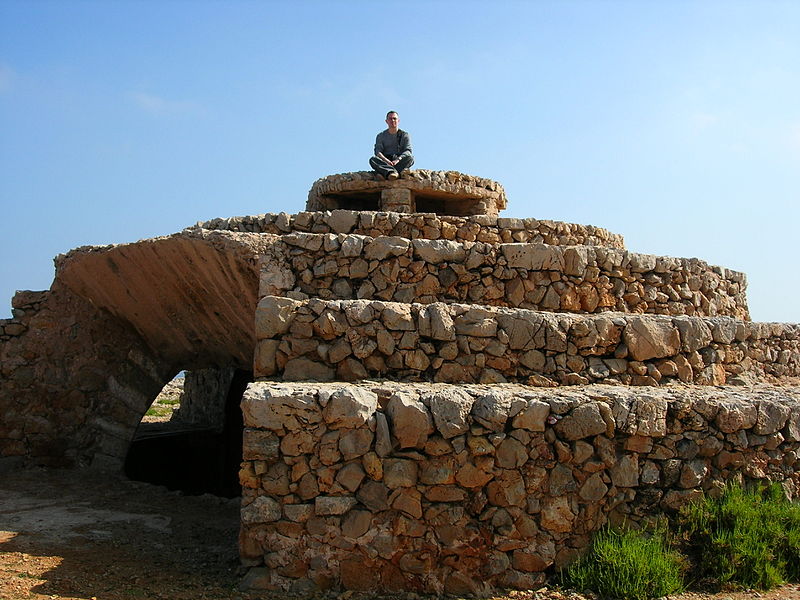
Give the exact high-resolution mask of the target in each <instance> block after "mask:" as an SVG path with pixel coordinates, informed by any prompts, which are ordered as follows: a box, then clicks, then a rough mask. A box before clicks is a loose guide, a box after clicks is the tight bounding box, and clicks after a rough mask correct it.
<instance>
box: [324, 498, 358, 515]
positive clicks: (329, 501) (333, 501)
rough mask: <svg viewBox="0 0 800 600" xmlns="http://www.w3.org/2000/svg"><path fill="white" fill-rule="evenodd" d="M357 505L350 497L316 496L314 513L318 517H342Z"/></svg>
mask: <svg viewBox="0 0 800 600" xmlns="http://www.w3.org/2000/svg"><path fill="white" fill-rule="evenodd" d="M356 504H357V500H356V499H355V498H353V497H352V496H317V497H316V498H315V499H314V512H315V514H317V515H318V516H327V515H343V514H345V513H346V512H347V511H349V510H350V509H351V508H353V507H354V506H355V505H356Z"/></svg>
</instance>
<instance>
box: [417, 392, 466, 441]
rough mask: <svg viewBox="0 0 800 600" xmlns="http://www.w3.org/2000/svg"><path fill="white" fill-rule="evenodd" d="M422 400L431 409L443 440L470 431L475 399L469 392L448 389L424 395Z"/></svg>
mask: <svg viewBox="0 0 800 600" xmlns="http://www.w3.org/2000/svg"><path fill="white" fill-rule="evenodd" d="M420 400H421V401H422V402H423V403H424V404H425V405H426V406H428V408H429V409H430V411H431V414H432V415H433V421H434V423H435V425H436V428H437V429H438V430H439V433H441V434H442V437H443V438H445V439H449V438H452V437H455V436H457V435H460V434H462V433H466V432H467V431H468V430H469V422H468V417H469V413H470V410H471V409H472V402H473V398H472V396H470V395H469V394H468V393H467V392H465V391H463V390H460V389H458V388H454V389H450V388H446V389H441V390H437V391H435V392H430V393H426V394H423V395H422V396H421V397H420Z"/></svg>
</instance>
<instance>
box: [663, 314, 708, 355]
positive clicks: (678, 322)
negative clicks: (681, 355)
mask: <svg viewBox="0 0 800 600" xmlns="http://www.w3.org/2000/svg"><path fill="white" fill-rule="evenodd" d="M672 322H673V323H674V324H675V326H676V327H677V328H678V331H679V332H680V336H681V350H682V351H683V352H696V351H697V350H700V349H701V348H705V347H706V346H708V345H709V344H710V343H711V341H712V339H713V338H712V335H711V328H710V327H709V326H708V325H706V324H705V322H703V321H701V320H699V319H689V318H686V317H678V318H675V319H673V321H672Z"/></svg>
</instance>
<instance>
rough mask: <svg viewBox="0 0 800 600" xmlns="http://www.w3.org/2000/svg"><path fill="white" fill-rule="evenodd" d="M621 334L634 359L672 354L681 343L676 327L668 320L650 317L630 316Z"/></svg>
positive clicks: (675, 352)
mask: <svg viewBox="0 0 800 600" xmlns="http://www.w3.org/2000/svg"><path fill="white" fill-rule="evenodd" d="M622 336H623V339H624V340H625V345H626V346H627V347H628V351H629V352H630V354H631V356H632V357H633V358H634V360H648V359H651V358H663V357H665V356H673V355H675V354H677V352H678V349H679V348H680V343H681V340H680V334H679V333H678V329H677V328H675V327H674V326H673V325H672V322H671V321H670V320H668V319H655V318H652V317H649V318H647V317H633V318H631V319H630V320H629V321H628V324H627V325H625V329H624V330H623V332H622Z"/></svg>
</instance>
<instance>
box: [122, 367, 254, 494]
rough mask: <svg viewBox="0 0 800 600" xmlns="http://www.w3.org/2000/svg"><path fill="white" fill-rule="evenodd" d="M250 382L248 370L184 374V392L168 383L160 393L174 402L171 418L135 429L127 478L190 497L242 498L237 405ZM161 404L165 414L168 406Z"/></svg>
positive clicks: (145, 421)
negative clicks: (205, 495) (208, 495)
mask: <svg viewBox="0 0 800 600" xmlns="http://www.w3.org/2000/svg"><path fill="white" fill-rule="evenodd" d="M252 380H253V375H252V373H251V372H249V371H244V370H241V369H234V368H222V369H202V370H196V371H188V372H186V374H185V376H184V377H183V386H182V390H180V385H179V383H177V382H175V380H173V382H170V383H168V384H167V385H166V386H165V390H164V392H165V393H168V394H169V396H171V398H172V400H171V405H172V414H165V415H162V418H158V419H147V418H145V419H143V421H142V422H141V423H140V424H139V427H138V428H137V431H136V434H135V436H134V438H133V440H132V442H131V444H130V447H129V449H128V454H127V456H126V458H125V464H124V472H125V475H126V476H127V477H128V478H130V479H133V480H135V481H143V482H146V483H151V484H154V485H161V486H165V487H166V488H168V489H170V490H178V491H181V492H183V493H185V494H189V495H199V494H214V495H217V496H223V497H226V498H234V497H237V496H239V495H241V487H240V485H239V466H240V463H241V460H242V429H243V420H242V413H241V409H240V406H239V405H240V402H241V398H242V395H243V394H244V390H245V388H246V387H247V384H248V383H249V382H251V381H252ZM176 390H177V391H176ZM176 394H177V395H178V397H179V401H177V402H176V401H175V400H174V398H175V396H176ZM163 395H164V393H162V396H163ZM164 405H165V406H166V407H167V411H168V410H169V408H170V402H166V403H164ZM163 417H167V418H163Z"/></svg>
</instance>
